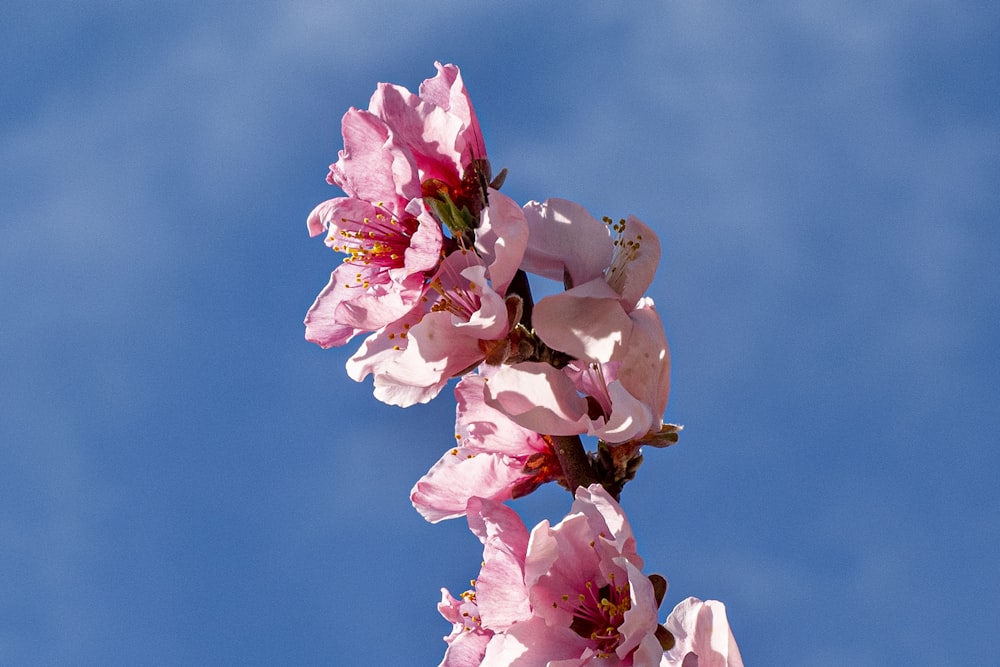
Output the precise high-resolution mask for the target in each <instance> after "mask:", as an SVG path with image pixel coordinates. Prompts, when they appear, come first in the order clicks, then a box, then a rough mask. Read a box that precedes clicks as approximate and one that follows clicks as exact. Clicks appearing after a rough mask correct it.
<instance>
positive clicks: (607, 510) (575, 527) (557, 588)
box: [481, 484, 663, 667]
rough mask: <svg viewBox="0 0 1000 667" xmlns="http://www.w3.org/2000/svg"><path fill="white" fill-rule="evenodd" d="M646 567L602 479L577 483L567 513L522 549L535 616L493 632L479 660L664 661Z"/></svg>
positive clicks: (538, 663) (535, 666)
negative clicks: (583, 484) (579, 484)
mask: <svg viewBox="0 0 1000 667" xmlns="http://www.w3.org/2000/svg"><path fill="white" fill-rule="evenodd" d="M642 566H643V562H642V559H641V558H640V557H639V555H638V554H637V553H636V550H635V539H634V538H633V536H632V530H631V528H630V527H629V524H628V521H627V519H626V518H625V515H624V514H623V513H622V510H621V507H620V506H619V505H618V503H616V502H615V501H614V500H613V499H612V498H611V496H610V495H608V493H607V492H606V491H605V490H604V489H603V488H602V487H601V486H600V485H597V484H594V485H591V486H590V487H589V488H587V489H585V488H582V487H581V488H578V489H577V491H576V500H575V501H574V503H573V506H572V508H571V509H570V513H569V515H568V516H566V518H564V519H563V520H562V521H560V522H559V523H558V524H556V525H555V526H550V525H549V523H548V522H547V521H543V522H542V523H540V524H539V525H537V526H535V528H534V529H533V530H532V531H531V536H530V538H529V541H528V548H527V550H526V552H525V556H524V586H525V589H526V590H527V595H528V600H529V601H530V604H531V610H532V614H531V616H530V617H529V618H526V619H524V620H521V621H519V622H517V623H514V624H513V625H511V626H510V627H509V628H507V629H506V630H505V631H504V632H502V633H497V634H495V635H494V637H492V638H491V640H490V641H489V643H488V645H487V647H486V652H485V655H484V657H483V661H482V663H481V664H482V665H483V666H484V667H500V666H508V665H513V666H517V667H546V666H547V665H557V666H559V667H570V666H573V667H576V666H582V665H595V666H597V665H600V666H602V667H623V666H633V667H644V666H646V665H657V664H659V661H660V659H661V657H662V653H663V649H662V648H661V646H660V642H659V640H658V639H657V637H656V632H657V627H658V624H657V606H658V604H657V600H656V594H655V592H654V589H653V585H652V583H651V582H650V580H649V578H648V577H647V576H645V575H644V574H643V573H642ZM486 618H487V615H486V614H485V613H483V619H484V622H485V620H486Z"/></svg>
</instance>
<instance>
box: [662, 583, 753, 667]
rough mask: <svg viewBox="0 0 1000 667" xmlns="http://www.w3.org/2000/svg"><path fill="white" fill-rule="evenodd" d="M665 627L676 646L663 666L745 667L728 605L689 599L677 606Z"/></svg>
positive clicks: (667, 655) (664, 660) (668, 653)
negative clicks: (729, 617)
mask: <svg viewBox="0 0 1000 667" xmlns="http://www.w3.org/2000/svg"><path fill="white" fill-rule="evenodd" d="M663 625H664V627H666V629H667V630H669V631H670V633H671V634H672V635H673V636H674V640H675V643H674V645H673V646H672V647H671V648H670V649H669V650H668V651H667V652H666V653H665V654H664V656H663V660H662V661H661V662H660V667H691V666H692V665H697V666H698V667H743V658H742V657H741V656H740V649H739V647H737V646H736V639H735V638H734V637H733V632H732V630H731V629H730V628H729V620H728V619H727V618H726V606H725V605H724V604H722V603H721V602H719V601H718V600H707V601H704V602H702V601H701V600H699V599H698V598H687V599H686V600H683V601H681V602H680V603H678V605H677V606H676V607H674V610H673V611H672V612H670V616H669V617H668V618H667V621H666V623H664V624H663Z"/></svg>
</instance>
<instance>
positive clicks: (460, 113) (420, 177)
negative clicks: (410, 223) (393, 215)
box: [327, 63, 491, 231]
mask: <svg viewBox="0 0 1000 667" xmlns="http://www.w3.org/2000/svg"><path fill="white" fill-rule="evenodd" d="M434 65H435V67H436V68H437V70H438V73H437V75H435V76H434V77H433V78H430V79H427V80H425V81H424V82H423V83H422V84H421V85H420V89H419V93H418V94H417V95H414V94H413V93H411V92H410V91H409V90H407V89H406V88H404V87H402V86H397V85H394V84H388V83H380V84H379V85H378V87H377V88H376V90H375V93H374V94H373V95H372V98H371V100H370V102H369V104H368V110H367V111H360V110H357V109H351V110H349V111H348V113H347V115H346V116H345V117H344V128H345V129H344V138H345V149H344V150H343V151H341V152H340V155H339V159H338V160H337V162H336V163H334V164H332V165H330V173H329V175H328V176H327V180H328V181H329V182H330V183H332V184H334V185H338V186H340V187H341V188H342V189H343V190H344V191H345V192H347V193H348V195H350V196H353V197H360V198H366V197H368V196H370V195H369V193H368V186H369V184H370V181H371V180H372V178H373V175H379V177H380V178H381V177H384V175H386V174H390V175H391V177H392V180H393V181H394V183H395V187H396V189H397V191H398V192H399V193H400V194H401V195H402V196H403V197H405V198H407V199H410V198H414V197H426V201H427V204H428V205H429V206H430V207H431V208H432V209H433V210H434V212H435V214H436V215H437V216H438V218H439V219H440V220H441V221H442V222H443V223H445V224H446V225H447V226H448V227H449V228H451V229H452V230H453V231H455V230H456V228H458V229H468V228H474V227H475V226H476V222H477V220H478V216H479V213H480V211H481V210H482V209H483V208H484V207H485V205H486V196H487V195H486V186H487V185H489V182H490V177H491V174H490V169H489V161H488V160H487V157H486V147H485V145H484V143H483V136H482V131H481V130H480V127H479V120H478V119H477V118H476V113H475V111H474V110H473V107H472V102H471V100H470V99H469V94H468V91H467V90H466V88H465V84H464V83H463V81H462V76H461V73H460V72H459V69H458V67H456V66H455V65H442V64H441V63H435V64H434ZM348 127H350V130H351V132H350V134H351V137H352V139H353V138H354V136H355V135H357V137H358V141H352V142H348Z"/></svg>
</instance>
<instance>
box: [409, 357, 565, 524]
mask: <svg viewBox="0 0 1000 667" xmlns="http://www.w3.org/2000/svg"><path fill="white" fill-rule="evenodd" d="M484 385H485V378H484V377H482V376H481V375H466V376H465V377H463V378H462V380H461V381H460V382H459V383H458V385H457V386H456V387H455V398H456V399H457V402H458V407H457V409H456V417H455V431H456V436H455V437H456V439H457V440H458V444H457V446H456V447H453V448H452V449H450V450H448V451H447V452H445V454H444V456H442V457H441V459H440V460H439V461H438V462H437V463H436V464H435V465H434V466H433V467H432V468H431V469H430V470H429V471H428V472H427V474H425V475H424V476H423V477H422V478H420V480H419V481H418V482H417V483H416V485H415V486H414V487H413V491H411V493H410V500H411V501H412V503H413V506H414V507H415V508H416V509H417V511H418V512H420V514H421V515H422V516H423V517H424V518H425V519H427V520H428V521H430V522H432V523H437V522H438V521H441V520H443V519H452V518H455V517H459V516H464V515H465V513H466V511H467V505H468V502H469V500H470V499H471V498H473V497H479V498H484V499H489V500H492V501H496V502H501V501H504V500H509V499H511V498H519V497H521V496H524V495H527V494H528V493H531V492H532V491H534V490H535V489H536V488H538V486H540V485H541V484H543V483H545V482H548V481H551V480H554V479H558V478H559V477H560V476H561V472H562V471H561V468H560V466H559V460H558V458H557V457H556V455H555V453H554V452H553V450H552V443H551V441H550V440H549V439H548V438H546V437H543V436H541V435H539V434H538V433H535V432H534V431H529V430H527V429H525V428H522V427H520V426H518V425H517V424H515V423H514V422H512V421H511V420H510V419H508V418H507V417H506V416H505V415H504V414H503V413H501V412H500V411H498V410H496V409H494V408H492V407H490V406H489V405H487V404H486V402H485V399H484V396H483V390H484Z"/></svg>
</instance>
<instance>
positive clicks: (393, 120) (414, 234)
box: [305, 63, 516, 347]
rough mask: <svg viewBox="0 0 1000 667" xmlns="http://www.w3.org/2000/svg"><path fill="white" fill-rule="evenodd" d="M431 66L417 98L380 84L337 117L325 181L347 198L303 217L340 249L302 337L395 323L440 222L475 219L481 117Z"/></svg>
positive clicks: (436, 248)
mask: <svg viewBox="0 0 1000 667" xmlns="http://www.w3.org/2000/svg"><path fill="white" fill-rule="evenodd" d="M435 65H436V67H437V69H438V73H437V75H436V76H435V77H433V78H431V79H427V80H426V81H424V82H423V84H421V86H420V94H419V95H414V94H413V93H411V92H409V91H408V90H407V89H406V88H403V87H401V86H396V85H392V84H384V83H383V84H379V85H378V87H377V89H376V91H375V93H374V94H373V96H372V98H371V101H370V103H369V109H368V110H359V109H354V108H352V109H349V110H348V111H347V113H346V114H345V115H344V117H343V120H342V122H341V128H342V133H343V138H344V148H343V149H342V150H341V151H340V152H339V156H338V160H337V162H336V163H334V164H332V165H330V171H329V174H328V175H327V181H328V182H329V183H330V184H332V185H337V186H339V187H340V188H341V189H342V190H344V192H345V193H346V194H347V195H348V196H347V197H337V198H334V199H330V200H327V201H325V202H323V203H321V204H319V205H318V206H316V208H314V209H313V211H312V213H310V215H309V218H308V226H309V232H310V234H311V235H313V236H316V235H318V234H323V233H325V234H326V243H327V245H328V246H330V247H331V248H333V249H334V250H337V251H339V252H343V253H344V254H346V255H347V258H346V259H345V264H343V265H341V266H340V267H338V268H337V269H336V270H335V271H334V272H333V273H332V274H331V276H330V281H329V283H328V284H327V286H326V287H325V288H324V289H323V291H322V292H321V293H320V295H319V296H318V297H317V299H316V301H315V303H314V304H313V305H312V307H311V308H310V309H309V312H308V314H307V316H306V320H305V324H306V338H307V339H308V340H310V341H312V342H315V343H317V344H319V345H321V346H323V347H331V346H337V345H342V344H344V343H346V342H347V341H348V340H350V339H351V338H352V337H353V336H354V335H356V334H358V333H360V332H371V331H375V330H378V329H380V328H382V327H384V326H387V325H391V324H394V323H396V322H397V321H398V320H399V319H400V318H402V317H403V316H404V315H405V314H406V313H407V312H408V311H409V310H410V309H411V308H413V306H414V305H415V303H416V302H417V300H418V299H419V298H420V297H421V295H422V294H423V291H424V288H425V285H426V282H427V280H428V279H429V278H430V277H431V275H432V274H433V273H434V271H435V270H436V269H437V267H438V264H439V262H440V261H441V258H442V251H443V249H444V248H443V246H444V240H443V235H442V231H441V224H442V222H443V223H444V224H446V225H447V226H448V227H449V229H451V230H452V232H453V234H456V235H458V236H460V237H461V236H462V235H463V234H465V235H469V234H471V230H473V229H475V228H476V227H478V225H479V216H480V214H481V212H482V210H483V209H484V208H485V206H486V197H487V186H488V181H489V162H488V161H487V160H486V149H485V146H484V145H483V140H482V133H481V131H480V129H479V122H478V120H477V119H476V116H475V112H474V111H473V108H472V103H471V101H470V100H469V97H468V93H467V91H466V90H465V86H464V84H463V83H462V78H461V75H460V73H459V71H458V68H457V67H455V66H454V65H442V64H440V63H435ZM469 238H470V239H471V236H469ZM515 269H516V266H515Z"/></svg>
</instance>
